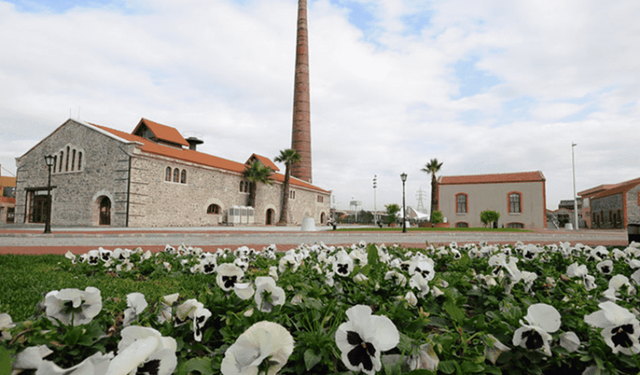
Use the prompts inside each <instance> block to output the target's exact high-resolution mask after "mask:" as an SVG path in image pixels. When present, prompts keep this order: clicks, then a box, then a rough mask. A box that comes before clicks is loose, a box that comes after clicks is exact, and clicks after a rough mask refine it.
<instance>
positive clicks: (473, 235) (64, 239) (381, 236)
mask: <svg viewBox="0 0 640 375" xmlns="http://www.w3.org/2000/svg"><path fill="white" fill-rule="evenodd" d="M342 227H346V226H342ZM350 227H352V228H362V227H356V226H350ZM43 229H44V227H43V226H41V225H11V224H8V225H1V226H0V254H64V253H66V252H67V250H71V251H72V252H73V253H76V254H80V253H85V252H86V251H88V250H91V249H96V248H98V247H100V246H102V247H104V248H106V249H114V248H117V247H122V248H125V247H127V248H135V247H138V246H140V247H142V248H143V249H145V250H147V249H150V250H152V251H160V250H162V249H164V246H165V245H167V244H170V245H173V246H178V245H180V244H185V245H190V246H197V247H202V248H203V249H204V250H206V251H215V250H216V249H218V248H225V247H229V248H232V249H235V248H237V247H239V246H243V245H246V246H249V247H252V248H255V249H260V250H261V249H262V248H263V247H265V246H268V245H270V244H275V245H277V247H278V249H279V250H289V249H290V248H295V247H296V246H298V245H300V244H303V243H304V244H316V243H320V242H322V243H325V244H326V245H351V244H354V243H358V242H360V241H365V242H367V243H385V244H395V243H397V244H400V245H402V246H405V247H424V246H425V245H426V243H433V244H436V245H440V244H449V243H451V242H452V241H457V242H458V244H464V243H478V242H480V241H486V242H488V243H510V244H513V243H515V242H517V241H522V242H524V243H535V244H551V243H560V242H566V241H568V242H570V243H571V244H575V243H583V244H585V245H589V246H597V245H605V246H626V245H628V243H629V242H628V239H627V233H626V232H625V231H623V230H607V231H605V230H580V231H565V230H559V231H546V230H545V231H537V232H526V233H514V232H454V231H451V232H440V231H415V232H414V231H408V232H407V233H402V232H401V230H400V229H398V231H393V232H390V231H384V232H368V231H347V232H342V231H333V230H330V229H331V228H330V227H326V226H316V230H315V231H302V228H301V227H300V226H297V227H295V226H290V227H272V226H269V227H202V228H95V227H94V228H52V233H51V234H43Z"/></svg>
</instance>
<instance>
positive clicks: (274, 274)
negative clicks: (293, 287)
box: [269, 266, 279, 281]
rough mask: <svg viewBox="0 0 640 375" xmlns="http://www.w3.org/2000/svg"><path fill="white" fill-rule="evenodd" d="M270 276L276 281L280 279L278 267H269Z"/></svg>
mask: <svg viewBox="0 0 640 375" xmlns="http://www.w3.org/2000/svg"><path fill="white" fill-rule="evenodd" d="M269 276H271V277H273V279H274V280H275V281H278V278H279V276H278V267H276V266H271V267H269Z"/></svg>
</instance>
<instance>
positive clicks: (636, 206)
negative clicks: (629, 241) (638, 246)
mask: <svg viewBox="0 0 640 375" xmlns="http://www.w3.org/2000/svg"><path fill="white" fill-rule="evenodd" d="M627 224H640V185H638V186H636V187H634V188H633V189H631V190H629V192H627Z"/></svg>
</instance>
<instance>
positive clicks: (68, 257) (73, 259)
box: [64, 250, 76, 264]
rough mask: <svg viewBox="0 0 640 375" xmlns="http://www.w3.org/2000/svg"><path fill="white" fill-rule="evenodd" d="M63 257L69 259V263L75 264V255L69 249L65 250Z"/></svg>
mask: <svg viewBox="0 0 640 375" xmlns="http://www.w3.org/2000/svg"><path fill="white" fill-rule="evenodd" d="M64 257H65V258H67V259H69V260H70V261H71V264H76V255H75V254H74V253H72V252H71V250H67V252H66V253H65V254H64Z"/></svg>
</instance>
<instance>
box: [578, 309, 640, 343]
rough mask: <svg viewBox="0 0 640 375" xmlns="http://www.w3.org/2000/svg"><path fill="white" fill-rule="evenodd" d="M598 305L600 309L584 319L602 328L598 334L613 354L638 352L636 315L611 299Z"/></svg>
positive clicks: (638, 330)
mask: <svg viewBox="0 0 640 375" xmlns="http://www.w3.org/2000/svg"><path fill="white" fill-rule="evenodd" d="M598 307H600V310H598V311H596V312H594V313H591V314H589V315H586V316H585V317H584V321H585V322H586V323H587V324H589V325H592V326H594V327H598V328H602V332H601V333H600V334H601V335H602V337H603V338H604V342H605V343H606V344H607V345H609V347H610V348H611V349H612V351H613V353H614V354H616V353H618V352H622V353H623V354H626V355H633V354H637V353H639V352H640V343H638V337H639V336H640V323H639V322H638V319H636V316H635V315H633V314H632V313H631V312H630V311H629V310H627V309H625V308H624V307H621V306H618V305H616V304H615V303H614V302H611V301H607V302H603V303H600V304H598Z"/></svg>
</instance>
